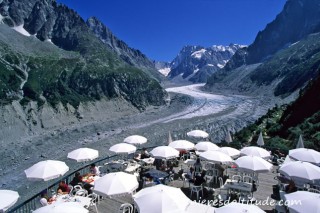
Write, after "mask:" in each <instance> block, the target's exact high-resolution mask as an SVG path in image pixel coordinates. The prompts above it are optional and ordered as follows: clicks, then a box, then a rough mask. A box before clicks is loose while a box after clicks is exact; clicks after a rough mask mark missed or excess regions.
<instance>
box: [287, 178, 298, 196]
mask: <svg viewBox="0 0 320 213" xmlns="http://www.w3.org/2000/svg"><path fill="white" fill-rule="evenodd" d="M297 190H298V189H297V187H296V184H295V183H294V181H293V180H290V182H289V185H288V186H287V187H286V190H285V191H286V193H292V192H296V191H297Z"/></svg>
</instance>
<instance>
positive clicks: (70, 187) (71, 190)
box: [68, 185, 73, 196]
mask: <svg viewBox="0 0 320 213" xmlns="http://www.w3.org/2000/svg"><path fill="white" fill-rule="evenodd" d="M68 187H69V189H70V191H69V195H70V196H72V195H73V194H72V193H73V186H71V185H68Z"/></svg>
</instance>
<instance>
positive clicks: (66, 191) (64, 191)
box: [57, 180, 70, 194]
mask: <svg viewBox="0 0 320 213" xmlns="http://www.w3.org/2000/svg"><path fill="white" fill-rule="evenodd" d="M69 192H70V188H69V186H68V185H67V184H66V182H65V181H63V180H62V181H61V182H60V183H59V187H58V189H57V193H58V194H69Z"/></svg>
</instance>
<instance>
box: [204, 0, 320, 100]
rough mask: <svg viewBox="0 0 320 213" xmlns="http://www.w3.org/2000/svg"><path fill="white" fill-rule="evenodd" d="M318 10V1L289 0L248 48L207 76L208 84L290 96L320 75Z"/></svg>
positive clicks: (319, 20) (244, 90) (251, 92)
mask: <svg viewBox="0 0 320 213" xmlns="http://www.w3.org/2000/svg"><path fill="white" fill-rule="evenodd" d="M319 12H320V4H319V1H316V0H310V1H309V0H288V1H287V2H286V4H285V6H284V9H283V11H282V12H281V13H280V14H279V15H278V16H277V17H276V19H275V20H274V21H273V22H271V23H269V24H268V25H267V26H266V28H265V29H264V30H263V31H261V32H259V33H258V35H257V37H256V39H255V41H254V42H253V43H252V44H251V45H249V46H248V48H243V49H241V50H238V51H237V52H236V53H235V54H234V56H233V57H232V58H231V59H230V61H229V62H228V63H227V65H226V66H225V67H224V69H223V70H221V71H218V72H216V73H215V74H213V75H212V76H211V77H210V78H209V79H208V83H207V88H208V89H210V90H214V89H218V88H219V89H226V88H228V89H233V90H234V91H237V92H245V93H246V94H257V91H260V92H267V91H272V93H273V94H274V95H276V96H288V95H290V94H292V93H293V92H295V91H296V90H297V89H299V88H301V87H303V86H304V85H306V83H307V82H308V81H309V80H310V79H312V78H315V77H316V76H317V75H318V72H317V71H318V69H319V41H320V39H319V34H318V32H319V31H320V13H319ZM236 79H241V81H239V80H236Z"/></svg>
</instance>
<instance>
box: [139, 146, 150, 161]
mask: <svg viewBox="0 0 320 213" xmlns="http://www.w3.org/2000/svg"><path fill="white" fill-rule="evenodd" d="M149 157H150V154H149V152H148V151H147V149H146V148H143V149H142V152H141V159H144V158H149Z"/></svg>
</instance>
